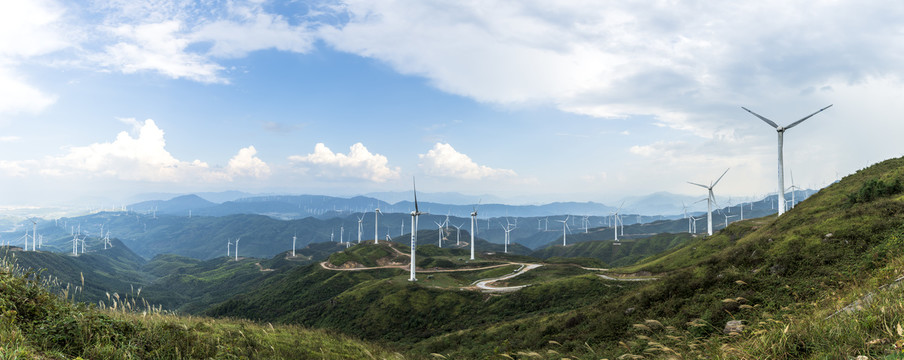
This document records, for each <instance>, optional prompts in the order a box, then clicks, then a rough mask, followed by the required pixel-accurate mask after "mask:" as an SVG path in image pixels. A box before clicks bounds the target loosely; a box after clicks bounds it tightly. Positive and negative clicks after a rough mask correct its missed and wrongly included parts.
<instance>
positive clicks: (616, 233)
mask: <svg viewBox="0 0 904 360" xmlns="http://www.w3.org/2000/svg"><path fill="white" fill-rule="evenodd" d="M623 206H625V202H624V201H622V203H621V205H619V206H618V209H616V210H615V212H614V213H612V216H613V217H614V220H615V242H616V243H617V242H618V223H619V222H621V224H622V235H623V236H624V235H625V223H624V222H622V221H621V218H620V217H619V216H618V212H619V211H621V209H622V207H623Z"/></svg>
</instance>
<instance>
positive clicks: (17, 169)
mask: <svg viewBox="0 0 904 360" xmlns="http://www.w3.org/2000/svg"><path fill="white" fill-rule="evenodd" d="M26 174H28V169H27V168H26V166H25V164H23V163H22V162H20V161H8V160H0V175H5V176H16V177H23V176H25V175H26Z"/></svg>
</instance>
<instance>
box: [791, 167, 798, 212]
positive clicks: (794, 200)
mask: <svg viewBox="0 0 904 360" xmlns="http://www.w3.org/2000/svg"><path fill="white" fill-rule="evenodd" d="M788 190H790V191H791V207H790V208H789V210H790V209H793V208H794V206H795V205H797V197H796V196H795V193H797V190H800V187H798V186H797V185H794V171H791V186H790V187H788Z"/></svg>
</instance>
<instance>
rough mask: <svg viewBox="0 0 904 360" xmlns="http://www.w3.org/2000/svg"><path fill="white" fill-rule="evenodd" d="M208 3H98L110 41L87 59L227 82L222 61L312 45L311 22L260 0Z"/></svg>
mask: <svg viewBox="0 0 904 360" xmlns="http://www.w3.org/2000/svg"><path fill="white" fill-rule="evenodd" d="M209 5H210V4H197V3H194V2H180V1H166V0H163V1H116V0H112V1H107V2H105V3H102V5H101V6H98V7H97V9H99V10H101V11H102V12H103V13H104V14H103V15H104V17H105V21H104V25H102V26H101V27H100V30H102V31H103V32H105V33H106V34H108V35H109V36H111V37H112V42H113V43H112V44H109V45H106V46H104V47H103V48H104V50H103V51H102V52H100V53H97V54H94V55H93V56H91V57H90V60H91V61H93V62H96V63H98V64H100V65H101V66H103V67H105V68H107V69H110V70H115V71H121V72H123V73H127V74H128V73H134V72H139V71H154V72H158V73H160V74H162V75H164V76H168V77H171V78H174V79H181V78H184V79H189V80H193V81H199V82H204V83H228V82H229V81H228V78H227V77H226V76H225V75H224V74H223V73H224V71H225V70H226V68H225V67H224V66H222V65H221V64H220V63H219V60H221V59H228V58H239V57H244V56H246V55H247V54H248V53H249V52H253V51H258V50H264V49H276V50H280V51H288V52H297V53H305V52H308V51H310V50H311V49H312V48H313V43H314V41H315V37H314V30H312V29H311V26H313V25H311V24H309V23H308V22H305V21H301V22H299V23H297V24H292V23H290V21H289V19H288V18H286V17H284V16H282V15H279V14H274V13H269V12H267V11H265V10H264V7H263V5H264V4H263V2H259V1H250V2H241V1H239V2H229V3H228V4H225V5H224V6H209ZM293 15H294V14H293ZM298 16H299V17H302V18H303V17H304V16H303V15H298ZM101 41H108V40H101Z"/></svg>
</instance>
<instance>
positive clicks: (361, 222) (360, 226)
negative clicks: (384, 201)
mask: <svg viewBox="0 0 904 360" xmlns="http://www.w3.org/2000/svg"><path fill="white" fill-rule="evenodd" d="M363 226H364V214H361V217H359V218H358V243H359V244H360V243H361V233H362V232H364V227H363Z"/></svg>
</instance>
